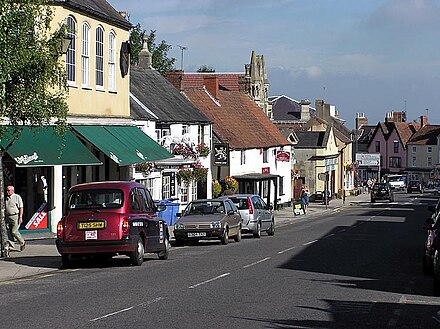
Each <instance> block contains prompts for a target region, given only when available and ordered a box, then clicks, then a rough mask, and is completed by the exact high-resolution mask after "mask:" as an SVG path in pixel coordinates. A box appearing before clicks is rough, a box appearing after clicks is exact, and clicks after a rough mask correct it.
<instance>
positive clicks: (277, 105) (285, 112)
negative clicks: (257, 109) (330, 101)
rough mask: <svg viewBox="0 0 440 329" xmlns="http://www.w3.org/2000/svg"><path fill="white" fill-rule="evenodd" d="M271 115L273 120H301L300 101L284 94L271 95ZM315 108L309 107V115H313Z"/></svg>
mask: <svg viewBox="0 0 440 329" xmlns="http://www.w3.org/2000/svg"><path fill="white" fill-rule="evenodd" d="M269 102H270V103H271V104H272V117H273V120H274V121H298V120H301V102H299V101H297V100H295V99H293V98H290V97H288V96H285V95H280V96H271V97H269ZM315 113H316V110H315V108H313V107H309V115H310V116H311V117H313V116H314V115H315Z"/></svg>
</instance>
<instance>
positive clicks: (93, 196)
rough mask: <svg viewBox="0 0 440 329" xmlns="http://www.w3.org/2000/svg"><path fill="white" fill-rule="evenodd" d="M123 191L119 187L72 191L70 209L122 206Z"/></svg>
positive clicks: (68, 203)
mask: <svg viewBox="0 0 440 329" xmlns="http://www.w3.org/2000/svg"><path fill="white" fill-rule="evenodd" d="M123 202H124V199H123V193H122V191H121V190H117V189H99V190H95V189H93V190H81V191H75V192H72V193H71V194H70V195H69V196H68V199H67V207H68V209H90V208H110V209H117V208H121V207H122V204H123Z"/></svg>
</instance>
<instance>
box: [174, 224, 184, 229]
mask: <svg viewBox="0 0 440 329" xmlns="http://www.w3.org/2000/svg"><path fill="white" fill-rule="evenodd" d="M174 229H176V230H183V229H185V225H183V224H182V223H176V224H174Z"/></svg>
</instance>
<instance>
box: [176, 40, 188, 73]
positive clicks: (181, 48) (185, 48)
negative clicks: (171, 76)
mask: <svg viewBox="0 0 440 329" xmlns="http://www.w3.org/2000/svg"><path fill="white" fill-rule="evenodd" d="M177 47H179V48H180V50H181V56H180V69H181V70H182V71H183V52H184V51H185V50H187V49H188V47H185V46H181V45H177Z"/></svg>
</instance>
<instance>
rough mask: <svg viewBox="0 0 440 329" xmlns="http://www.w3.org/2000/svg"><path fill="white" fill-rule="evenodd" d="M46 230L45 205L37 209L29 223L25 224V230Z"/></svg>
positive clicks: (44, 203)
mask: <svg viewBox="0 0 440 329" xmlns="http://www.w3.org/2000/svg"><path fill="white" fill-rule="evenodd" d="M44 228H47V203H46V202H43V204H42V205H41V206H40V208H38V210H37V211H36V212H35V214H34V215H33V216H32V218H31V219H30V220H29V222H28V223H27V224H26V229H28V230H40V229H44Z"/></svg>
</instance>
